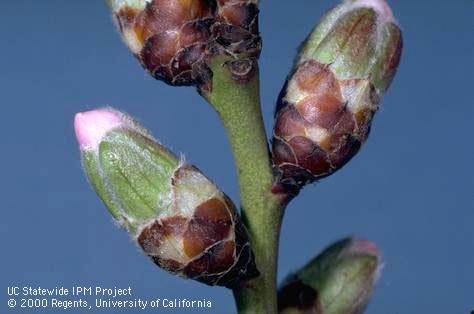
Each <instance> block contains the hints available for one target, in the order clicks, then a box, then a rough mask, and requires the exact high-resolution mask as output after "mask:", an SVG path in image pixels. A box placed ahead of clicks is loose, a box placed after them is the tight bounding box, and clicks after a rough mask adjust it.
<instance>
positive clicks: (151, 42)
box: [108, 0, 261, 86]
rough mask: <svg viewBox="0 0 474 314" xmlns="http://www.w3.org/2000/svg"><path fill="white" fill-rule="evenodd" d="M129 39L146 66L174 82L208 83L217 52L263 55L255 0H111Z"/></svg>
mask: <svg viewBox="0 0 474 314" xmlns="http://www.w3.org/2000/svg"><path fill="white" fill-rule="evenodd" d="M108 3H109V6H110V7H111V9H112V12H113V15H114V17H115V19H116V22H117V25H118V28H119V31H120V33H121V34H122V36H123V38H124V40H125V43H126V44H127V46H128V47H129V48H130V50H131V51H132V52H133V53H134V55H135V56H136V57H137V58H138V60H139V61H140V63H141V64H142V65H143V67H144V68H145V69H146V70H147V71H148V72H149V73H150V74H151V75H152V76H154V77H155V78H156V79H159V80H163V81H164V82H166V83H167V84H170V85H177V86H179V85H198V86H200V85H203V84H205V83H208V82H209V81H210V77H211V75H212V73H211V72H210V69H209V68H208V66H207V63H206V61H207V59H208V58H209V57H210V56H212V55H216V54H227V55H230V56H235V55H239V54H244V55H245V57H247V58H258V56H259V54H260V49H261V39H260V36H259V35H258V22H257V19H258V7H257V4H256V2H255V1H252V0H247V1H243V0H217V1H216V0H108Z"/></svg>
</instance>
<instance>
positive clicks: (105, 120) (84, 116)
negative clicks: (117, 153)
mask: <svg viewBox="0 0 474 314" xmlns="http://www.w3.org/2000/svg"><path fill="white" fill-rule="evenodd" d="M125 124H126V120H124V119H123V117H122V114H120V113H119V112H117V111H114V110H112V109H108V108H103V109H96V110H91V111H85V112H79V113H77V114H76V116H75V117H74V130H75V132H76V138H77V142H78V143H79V146H80V148H81V150H96V149H97V148H98V146H99V143H100V141H101V140H102V138H103V137H104V136H105V134H106V133H107V132H109V131H110V130H112V129H115V128H117V127H120V126H123V125H125Z"/></svg>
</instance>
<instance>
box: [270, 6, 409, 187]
mask: <svg viewBox="0 0 474 314" xmlns="http://www.w3.org/2000/svg"><path fill="white" fill-rule="evenodd" d="M401 51H402V34H401V31H400V28H399V26H398V24H397V22H396V20H395V18H394V17H393V15H392V12H391V10H390V7H389V6H388V4H387V3H386V2H385V1H384V0H345V1H344V2H343V3H342V4H341V5H339V6H338V7H336V8H335V9H333V10H332V11H330V12H328V13H327V14H326V16H325V17H324V18H323V19H322V21H321V22H320V24H319V25H318V26H317V27H316V28H315V29H314V30H313V32H312V33H311V34H310V36H309V37H308V38H307V40H306V41H305V43H304V45H303V47H302V49H301V51H300V56H299V59H298V61H297V62H296V64H295V67H294V69H293V72H292V74H291V75H290V78H289V79H288V81H287V83H286V84H285V86H284V87H283V90H282V91H281V93H280V96H279V100H278V104H277V109H276V113H275V119H276V122H275V127H274V133H273V135H274V136H273V162H274V164H275V166H276V168H277V169H278V171H279V172H280V175H281V179H280V181H281V182H282V183H287V184H288V185H289V186H297V187H298V188H301V187H302V186H304V185H305V184H307V183H309V182H312V181H315V180H317V179H319V178H322V177H325V176H328V175H330V174H332V173H333V172H334V171H336V170H338V169H340V168H341V167H342V166H343V165H344V164H346V163H347V162H348V161H349V160H350V159H351V158H352V157H353V156H354V155H355V154H356V153H357V152H358V150H359V148H360V147H361V144H362V143H364V142H365V141H366V139H367V137H368V135H369V131H370V126H371V123H372V118H373V116H374V114H375V112H376V111H377V109H378V108H379V103H380V101H381V99H382V96H383V94H384V92H385V91H386V90H387V88H388V87H389V85H390V83H391V81H392V79H393V77H394V75H395V73H396V70H397V68H398V65H399V62H400V56H401Z"/></svg>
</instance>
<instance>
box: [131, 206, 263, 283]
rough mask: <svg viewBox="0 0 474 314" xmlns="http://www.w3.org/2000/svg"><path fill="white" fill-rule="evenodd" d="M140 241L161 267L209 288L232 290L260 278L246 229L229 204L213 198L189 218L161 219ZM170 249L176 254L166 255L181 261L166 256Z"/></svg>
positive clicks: (145, 231)
mask: <svg viewBox="0 0 474 314" xmlns="http://www.w3.org/2000/svg"><path fill="white" fill-rule="evenodd" d="M137 240H138V243H139V244H140V246H141V247H142V248H143V250H144V252H145V253H146V254H148V255H149V256H150V257H151V258H152V259H153V260H154V262H155V263H156V264H157V265H159V266H160V267H162V268H164V269H166V270H168V271H170V272H173V273H177V274H179V275H183V276H185V277H189V278H193V279H196V280H199V281H202V282H204V283H206V284H209V285H224V286H232V285H234V284H236V283H237V282H239V281H241V280H242V279H245V278H252V277H254V276H256V275H258V272H257V271H256V268H255V264H254V261H253V260H254V258H253V254H252V252H251V250H250V247H249V246H248V243H249V239H248V236H247V232H246V230H245V227H243V225H242V224H241V222H240V220H239V219H238V217H237V215H236V213H235V209H234V208H233V205H232V204H231V203H230V202H228V201H227V200H226V201H225V202H224V201H222V200H221V199H218V198H211V199H209V200H207V201H206V202H204V203H202V204H201V205H199V206H198V207H197V208H196V209H195V210H194V214H193V216H192V217H190V218H186V217H183V216H171V217H166V218H159V219H157V220H156V221H155V222H154V223H153V224H151V225H149V226H147V227H145V228H144V229H143V230H142V231H141V233H140V235H139V236H138V239H137ZM177 243H182V250H181V248H180V245H178V244H177ZM170 245H172V248H171V249H172V250H174V251H173V252H167V254H169V255H175V256H177V257H179V259H180V260H179V261H178V260H175V259H172V258H167V257H166V256H165V255H164V254H165V253H164V252H163V250H170ZM173 247H174V248H173Z"/></svg>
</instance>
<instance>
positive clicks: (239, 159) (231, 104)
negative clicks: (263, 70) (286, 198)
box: [203, 56, 283, 314]
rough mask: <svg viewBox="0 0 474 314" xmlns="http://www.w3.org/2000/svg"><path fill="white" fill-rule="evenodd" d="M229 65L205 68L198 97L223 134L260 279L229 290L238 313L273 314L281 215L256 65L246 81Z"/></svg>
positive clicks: (223, 61)
mask: <svg viewBox="0 0 474 314" xmlns="http://www.w3.org/2000/svg"><path fill="white" fill-rule="evenodd" d="M232 60H235V59H231V58H230V57H225V56H216V57H214V58H213V59H212V60H211V61H210V62H209V66H210V68H211V70H212V72H213V79H212V85H211V90H210V91H209V92H207V93H206V92H203V94H204V96H205V97H206V98H207V100H208V101H209V102H210V103H211V104H212V105H213V107H214V108H215V109H216V111H217V112H218V114H219V116H220V118H221V120H222V122H223V124H224V126H225V128H226V130H227V135H228V138H229V141H230V144H231V146H232V151H233V154H234V159H235V163H236V166H237V171H238V175H239V183H240V197H241V207H242V217H243V219H244V222H245V224H246V226H247V228H248V230H249V232H250V236H251V242H252V248H253V250H254V253H255V257H256V262H257V267H258V269H259V271H260V273H261V275H260V276H259V277H257V278H256V279H253V280H251V281H249V282H246V283H245V284H244V286H243V287H239V288H236V289H234V296H235V299H236V303H237V307H238V310H239V313H269V314H274V313H276V312H277V282H276V274H277V257H278V242H279V233H280V226H281V218H282V212H283V209H282V205H281V202H280V201H279V199H278V197H277V196H276V195H274V194H273V193H272V192H271V190H272V184H273V174H272V168H271V162H270V154H269V151H268V142H267V137H266V134H265V128H264V124H263V119H262V113H261V108H260V91H259V89H260V86H259V75H258V69H257V65H256V64H253V67H252V66H251V67H250V68H252V71H251V72H252V73H250V75H244V76H245V78H242V77H237V78H236V76H235V73H236V72H237V73H238V74H241V73H246V74H248V72H247V71H246V67H245V66H244V67H243V69H242V68H241V67H239V66H237V67H236V68H237V70H236V71H234V70H231V69H230V68H231V67H230V66H229V64H228V62H232ZM244 65H245V62H244ZM247 65H249V63H247ZM233 69H234V68H233ZM247 69H248V67H247Z"/></svg>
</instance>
